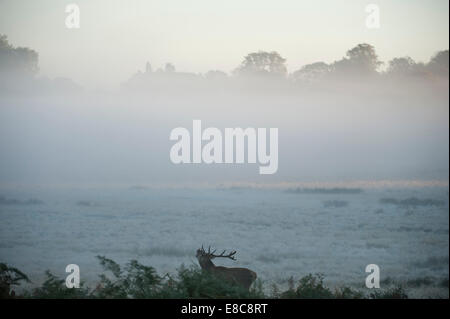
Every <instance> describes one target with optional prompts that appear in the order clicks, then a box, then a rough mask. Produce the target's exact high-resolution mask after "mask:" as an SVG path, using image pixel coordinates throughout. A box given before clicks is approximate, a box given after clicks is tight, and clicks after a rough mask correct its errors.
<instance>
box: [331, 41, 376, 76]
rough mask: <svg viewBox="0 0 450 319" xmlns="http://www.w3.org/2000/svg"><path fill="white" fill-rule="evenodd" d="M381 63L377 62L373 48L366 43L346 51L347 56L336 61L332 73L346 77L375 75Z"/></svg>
mask: <svg viewBox="0 0 450 319" xmlns="http://www.w3.org/2000/svg"><path fill="white" fill-rule="evenodd" d="M382 64H383V62H381V61H379V60H378V56H377V54H376V52H375V48H374V47H373V46H372V45H370V44H367V43H362V44H358V45H357V46H356V47H354V48H353V49H350V50H348V51H347V55H346V56H345V57H344V58H343V59H342V60H339V61H336V62H335V63H334V64H333V65H332V67H333V72H336V73H338V74H339V73H342V74H348V75H370V74H375V73H377V70H378V68H379V67H380V66H381V65H382Z"/></svg>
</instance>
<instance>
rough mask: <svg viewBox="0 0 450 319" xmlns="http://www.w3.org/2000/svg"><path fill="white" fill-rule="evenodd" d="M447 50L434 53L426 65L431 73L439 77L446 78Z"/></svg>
mask: <svg viewBox="0 0 450 319" xmlns="http://www.w3.org/2000/svg"><path fill="white" fill-rule="evenodd" d="M448 59H449V55H448V50H445V51H440V52H438V53H436V54H435V55H434V56H433V57H432V58H431V60H430V62H429V63H428V68H429V70H430V72H431V73H433V74H436V75H441V76H448V64H449V63H448Z"/></svg>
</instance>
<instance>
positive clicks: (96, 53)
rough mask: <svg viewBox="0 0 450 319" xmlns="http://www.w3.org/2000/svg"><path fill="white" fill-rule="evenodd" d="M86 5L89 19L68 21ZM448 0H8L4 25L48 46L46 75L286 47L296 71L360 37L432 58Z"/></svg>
mask: <svg viewBox="0 0 450 319" xmlns="http://www.w3.org/2000/svg"><path fill="white" fill-rule="evenodd" d="M69 3H76V4H78V5H79V7H80V10H81V14H80V18H81V20H80V21H81V28H80V29H67V28H66V27H65V19H66V16H67V14H66V13H65V7H66V5H67V4H69ZM369 3H375V4H378V5H379V7H380V14H381V16H380V18H381V20H380V23H381V28H380V29H367V28H366V26H365V19H366V17H367V15H368V14H367V13H366V12H365V7H366V5H367V4H369ZM448 14H449V8H448V1H447V0H432V1H429V0H408V1H406V0H378V1H374V0H367V1H366V0H345V1H340V0H314V1H301V0H277V1H274V0H272V1H266V0H244V1H243V0H227V1H223V0H220V1H217V0H189V1H187V0H164V1H163V0H160V1H151V0H72V1H62V0H39V1H25V0H0V33H3V34H6V35H7V36H8V38H9V40H10V42H11V43H12V44H13V45H15V46H27V47H30V48H33V49H35V50H36V51H38V52H39V57H40V61H39V64H40V74H41V75H43V76H48V77H57V76H62V77H68V78H71V79H73V80H74V81H75V82H77V83H79V84H81V85H83V86H86V87H94V88H95V87H111V86H115V85H117V84H119V83H121V82H123V81H125V80H126V79H128V78H129V77H130V76H131V75H132V74H133V73H135V72H136V71H137V70H138V69H140V70H143V69H144V66H145V62H146V61H149V62H150V63H151V65H152V67H153V68H154V69H156V68H158V67H162V66H163V65H164V64H165V63H166V62H171V63H173V64H174V65H175V66H176V68H177V70H179V71H185V72H195V73H199V72H201V73H203V72H206V71H208V70H211V69H220V70H223V71H225V72H230V71H231V70H233V69H234V68H235V67H236V66H238V65H239V63H240V62H241V61H242V58H243V56H245V55H246V54H247V53H249V52H254V51H258V50H267V51H272V50H275V51H278V52H279V53H280V54H281V55H282V56H283V57H285V58H286V59H287V65H288V70H289V71H290V72H292V71H294V70H296V69H298V68H299V67H301V66H302V65H304V64H308V63H312V62H316V61H324V62H328V63H329V62H333V61H335V60H338V59H340V58H341V57H342V56H344V54H345V52H346V51H347V50H348V49H350V48H351V47H353V46H355V45H356V44H358V43H363V42H366V43H370V44H372V45H374V46H375V48H376V50H377V52H378V55H379V56H380V59H381V60H383V61H388V60H390V59H392V58H393V57H398V56H405V55H409V56H411V57H412V58H413V59H414V60H416V61H424V62H426V61H428V60H429V58H430V56H432V55H433V54H434V53H435V52H437V51H439V50H445V49H448V47H449V42H448V38H449V27H448V23H449V18H448Z"/></svg>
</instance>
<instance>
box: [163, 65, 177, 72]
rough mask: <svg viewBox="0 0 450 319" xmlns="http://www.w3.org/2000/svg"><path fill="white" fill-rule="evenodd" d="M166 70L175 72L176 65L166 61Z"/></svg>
mask: <svg viewBox="0 0 450 319" xmlns="http://www.w3.org/2000/svg"><path fill="white" fill-rule="evenodd" d="M164 72H166V73H175V66H174V65H173V64H172V63H166V66H165V67H164Z"/></svg>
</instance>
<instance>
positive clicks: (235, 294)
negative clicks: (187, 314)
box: [0, 256, 408, 299]
mask: <svg viewBox="0 0 450 319" xmlns="http://www.w3.org/2000/svg"><path fill="white" fill-rule="evenodd" d="M98 259H99V261H100V264H101V265H102V267H103V269H104V271H105V272H104V273H103V274H102V275H100V280H99V283H98V284H97V286H96V287H95V288H94V289H90V288H89V287H86V286H85V284H84V283H83V282H81V283H80V288H77V289H69V288H67V287H66V285H65V280H64V279H60V278H58V277H57V276H55V275H53V274H52V273H51V272H50V271H47V272H46V276H47V279H46V280H45V281H44V283H43V284H42V285H41V286H40V287H37V288H34V289H31V290H30V291H26V292H24V293H23V294H22V295H20V296H16V295H15V294H11V292H10V288H11V286H14V285H15V286H18V285H20V283H22V282H30V280H29V279H28V277H27V276H26V275H25V274H23V273H22V272H20V270H18V269H16V268H12V267H9V266H7V265H6V264H0V288H1V290H0V292H1V298H42V299H48V298H51V299H56V298H57V299H63V298H70V299H76V298H102V299H104V298H108V299H113V298H120V299H128V298H132V299H143V298H214V299H218V298H240V299H248V298H255V299H258V298H282V299H334V298H339V299H360V298H371V299H381V298H383V299H385V298H395V299H404V298H407V297H408V296H407V295H406V293H405V291H404V290H403V288H401V287H393V288H391V289H387V290H377V291H375V292H371V293H370V294H368V295H365V294H363V293H362V292H360V291H357V290H354V289H351V288H349V287H343V288H337V289H335V290H334V291H332V290H331V289H330V288H328V287H326V286H325V285H324V283H323V281H324V276H323V275H321V274H316V275H312V274H309V275H307V276H304V277H302V278H300V280H298V282H295V281H294V280H293V279H292V278H291V279H290V280H289V288H288V289H287V290H286V291H281V292H280V290H279V288H278V287H277V286H276V285H274V286H273V291H272V293H271V294H265V293H264V292H263V287H262V282H261V281H260V280H257V281H256V282H255V283H254V284H253V287H252V288H250V290H249V291H247V290H245V289H244V288H242V287H240V286H238V285H233V284H231V283H229V282H226V281H223V280H221V279H220V278H218V277H215V276H213V275H211V274H209V273H205V272H204V271H202V270H201V269H199V268H197V267H191V268H186V267H184V266H182V267H181V268H180V269H179V270H178V273H177V275H176V276H174V277H172V276H170V275H169V274H166V275H164V276H160V275H158V273H157V272H156V270H155V269H154V268H153V267H150V266H145V265H142V264H140V263H139V262H138V261H136V260H131V261H130V262H128V263H127V264H126V265H125V266H124V267H121V266H120V265H119V264H117V263H116V262H115V261H113V260H111V259H108V258H106V257H102V256H98Z"/></svg>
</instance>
